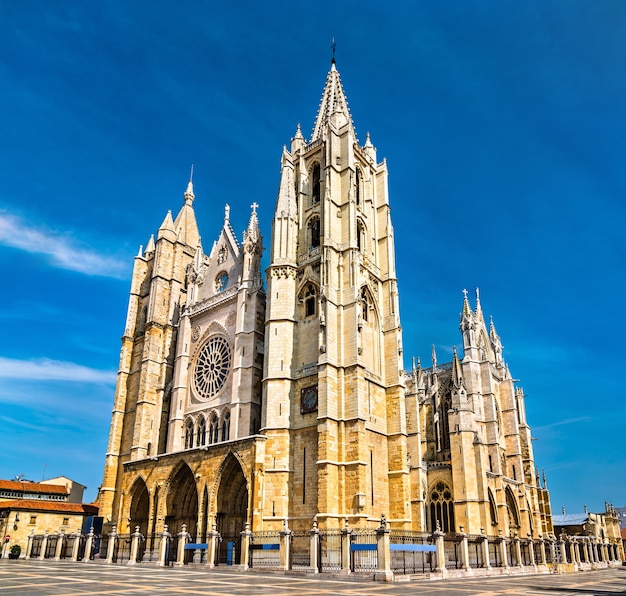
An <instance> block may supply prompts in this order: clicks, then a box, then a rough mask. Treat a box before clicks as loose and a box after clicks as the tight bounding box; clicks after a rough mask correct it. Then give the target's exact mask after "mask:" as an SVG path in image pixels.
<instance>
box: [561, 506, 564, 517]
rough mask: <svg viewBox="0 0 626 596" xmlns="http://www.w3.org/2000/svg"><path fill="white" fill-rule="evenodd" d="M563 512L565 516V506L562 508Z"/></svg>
mask: <svg viewBox="0 0 626 596" xmlns="http://www.w3.org/2000/svg"><path fill="white" fill-rule="evenodd" d="M561 512H562V513H563V515H565V506H563V507H561Z"/></svg>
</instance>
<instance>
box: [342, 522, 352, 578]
mask: <svg viewBox="0 0 626 596" xmlns="http://www.w3.org/2000/svg"><path fill="white" fill-rule="evenodd" d="M351 537H352V530H351V529H350V525H349V524H348V519H347V518H346V525H345V527H344V528H343V530H341V573H350V571H351V570H350V567H351V566H350V554H351V553H350V542H351V540H350V539H351Z"/></svg>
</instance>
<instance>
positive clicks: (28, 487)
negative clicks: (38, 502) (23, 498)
mask: <svg viewBox="0 0 626 596" xmlns="http://www.w3.org/2000/svg"><path fill="white" fill-rule="evenodd" d="M0 490H13V491H19V492H25V493H41V494H44V495H67V494H69V493H68V492H67V488H66V487H65V486H60V485H58V484H42V483H40V482H16V481H15V480H0Z"/></svg>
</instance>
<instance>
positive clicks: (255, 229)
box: [244, 202, 261, 245]
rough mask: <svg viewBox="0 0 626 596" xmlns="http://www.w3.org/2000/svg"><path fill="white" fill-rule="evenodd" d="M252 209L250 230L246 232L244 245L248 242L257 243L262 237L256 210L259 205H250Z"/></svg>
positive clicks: (255, 203) (249, 223)
mask: <svg viewBox="0 0 626 596" xmlns="http://www.w3.org/2000/svg"><path fill="white" fill-rule="evenodd" d="M250 208H251V209H252V213H251V214H250V221H249V222H248V228H247V229H246V231H245V232H244V245H245V244H246V242H254V243H256V242H257V241H258V240H259V238H260V237H261V232H260V230H259V216H258V215H257V213H256V210H257V209H258V208H259V204H258V203H257V202H254V203H252V205H250Z"/></svg>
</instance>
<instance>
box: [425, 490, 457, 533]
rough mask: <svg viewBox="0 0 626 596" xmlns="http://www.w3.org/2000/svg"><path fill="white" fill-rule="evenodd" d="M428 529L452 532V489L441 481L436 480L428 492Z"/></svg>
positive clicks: (453, 527) (453, 528)
mask: <svg viewBox="0 0 626 596" xmlns="http://www.w3.org/2000/svg"><path fill="white" fill-rule="evenodd" d="M429 521H430V531H431V532H434V531H435V530H436V529H437V522H439V528H440V530H441V531H442V532H454V530H455V526H454V501H453V499H452V491H451V490H450V489H449V488H448V486H447V485H446V484H444V483H443V482H438V483H437V484H436V485H435V487H434V488H433V490H432V491H431V493H430V520H429Z"/></svg>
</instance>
